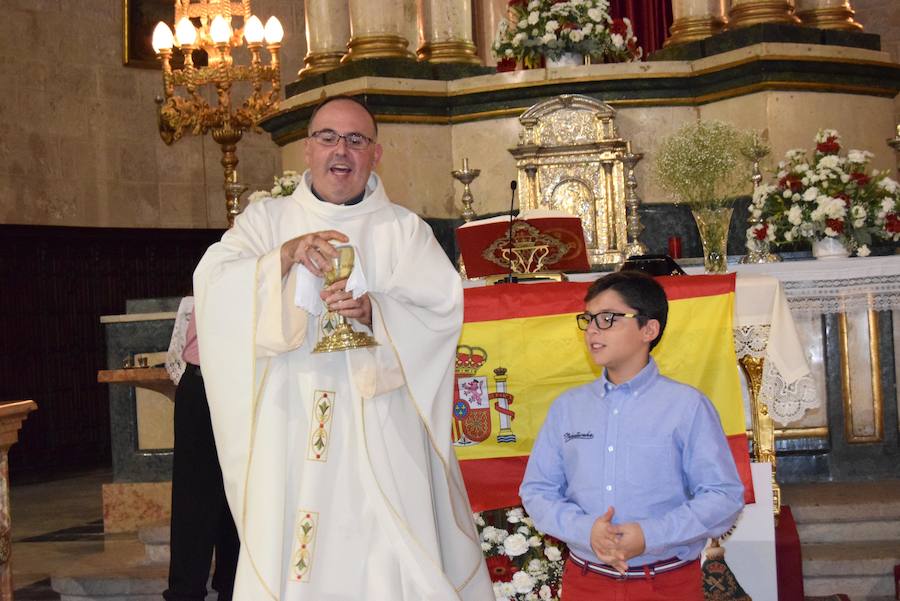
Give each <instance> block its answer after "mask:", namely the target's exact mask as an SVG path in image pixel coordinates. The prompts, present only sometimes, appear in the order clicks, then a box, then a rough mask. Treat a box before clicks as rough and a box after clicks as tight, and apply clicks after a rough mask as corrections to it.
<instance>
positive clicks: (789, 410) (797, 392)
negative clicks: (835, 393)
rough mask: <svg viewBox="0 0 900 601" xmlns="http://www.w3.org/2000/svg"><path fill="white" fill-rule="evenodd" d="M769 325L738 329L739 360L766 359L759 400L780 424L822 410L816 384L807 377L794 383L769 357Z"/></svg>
mask: <svg viewBox="0 0 900 601" xmlns="http://www.w3.org/2000/svg"><path fill="white" fill-rule="evenodd" d="M770 330H771V326H769V325H751V326H741V327H739V328H734V350H735V353H736V354H737V356H738V357H745V356H748V355H749V356H751V357H757V358H760V357H762V358H765V359H766V361H765V363H764V364H763V376H762V384H761V385H760V391H759V400H760V401H761V402H763V403H766V405H768V407H769V414H770V415H771V416H772V419H774V420H775V421H776V422H777V423H778V424H779V425H781V426H784V425H787V424H789V423H790V422H793V421H797V420H798V419H800V418H801V417H803V414H804V413H806V412H807V411H808V410H810V409H815V408H817V407H819V405H820V401H819V397H818V395H817V394H816V383H815V380H813V378H812V375H810V374H806V375H804V376H802V377H800V378H799V379H797V380H796V381H794V382H787V381H786V380H785V378H784V376H782V374H781V372H780V371H779V370H778V367H776V365H775V362H774V361H772V360H771V359H769V358H768V357H766V347H767V346H768V343H769V332H770Z"/></svg>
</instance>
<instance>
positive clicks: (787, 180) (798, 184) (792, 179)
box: [778, 173, 803, 192]
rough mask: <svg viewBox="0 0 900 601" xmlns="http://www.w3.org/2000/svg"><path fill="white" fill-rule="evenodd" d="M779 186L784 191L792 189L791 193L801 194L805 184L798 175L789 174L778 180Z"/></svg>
mask: <svg viewBox="0 0 900 601" xmlns="http://www.w3.org/2000/svg"><path fill="white" fill-rule="evenodd" d="M778 185H779V186H781V187H782V188H784V189H788V188H790V190H791V192H799V191H800V190H802V189H803V182H802V181H801V180H800V178H799V177H797V176H796V175H794V174H792V173H789V174H787V175H785V176H784V177H782V178H781V179H780V180H778Z"/></svg>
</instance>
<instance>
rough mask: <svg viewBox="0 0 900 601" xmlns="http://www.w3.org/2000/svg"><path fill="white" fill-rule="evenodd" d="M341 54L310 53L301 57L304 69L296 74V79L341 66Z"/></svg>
mask: <svg viewBox="0 0 900 601" xmlns="http://www.w3.org/2000/svg"><path fill="white" fill-rule="evenodd" d="M343 57H344V53H343V52H310V53H308V54H307V55H306V56H305V57H303V64H304V67H303V68H302V69H300V70H299V71H298V72H297V77H300V78H303V77H309V76H311V75H318V74H320V73H325V72H326V71H331V70H332V69H334V68H335V67H337V66H339V65H340V64H341V59H342V58H343Z"/></svg>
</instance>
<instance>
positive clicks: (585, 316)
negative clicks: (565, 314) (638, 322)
mask: <svg viewBox="0 0 900 601" xmlns="http://www.w3.org/2000/svg"><path fill="white" fill-rule="evenodd" d="M637 316H638V314H637V313H616V312H614V311H601V312H600V313H587V312H585V313H579V314H578V315H576V316H575V322H576V323H577V324H578V329H579V330H587V329H588V326H589V325H591V321H593V322H594V325H595V326H597V329H599V330H608V329H609V328H611V327H612V325H613V324H614V323H615V322H616V318H617V317H637Z"/></svg>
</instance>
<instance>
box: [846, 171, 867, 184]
mask: <svg viewBox="0 0 900 601" xmlns="http://www.w3.org/2000/svg"><path fill="white" fill-rule="evenodd" d="M850 179H852V180H853V181H855V182H856V185H857V186H860V187H862V186H865V185H866V184H868V183H869V176H868V175H866V174H865V173H851V174H850Z"/></svg>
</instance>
